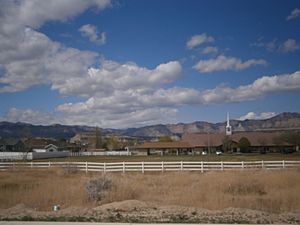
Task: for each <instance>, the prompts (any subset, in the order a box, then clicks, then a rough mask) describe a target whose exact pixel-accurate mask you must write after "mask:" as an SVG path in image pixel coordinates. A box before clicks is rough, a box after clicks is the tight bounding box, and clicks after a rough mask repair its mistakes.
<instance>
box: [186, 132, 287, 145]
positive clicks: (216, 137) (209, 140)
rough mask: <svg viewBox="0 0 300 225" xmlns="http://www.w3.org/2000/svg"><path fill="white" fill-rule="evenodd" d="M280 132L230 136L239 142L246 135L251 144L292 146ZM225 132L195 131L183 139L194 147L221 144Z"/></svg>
mask: <svg viewBox="0 0 300 225" xmlns="http://www.w3.org/2000/svg"><path fill="white" fill-rule="evenodd" d="M280 134H281V133H280V132H238V133H233V134H232V135H231V136H229V138H230V139H231V140H233V141H235V142H239V140H240V139H241V138H242V137H246V138H247V139H248V140H249V141H250V144H251V146H278V145H281V146H290V144H288V143H286V142H283V141H281V142H280V139H279V138H280V137H279V136H280ZM225 137H226V135H225V134H222V133H218V134H205V133H194V134H186V135H184V136H183V137H182V141H184V142H187V143H189V144H190V145H191V146H193V147H206V146H214V147H217V146H220V145H222V144H223V140H224V138H225Z"/></svg>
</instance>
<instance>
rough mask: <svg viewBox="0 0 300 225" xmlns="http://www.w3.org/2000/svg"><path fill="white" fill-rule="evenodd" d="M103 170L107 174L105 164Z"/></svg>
mask: <svg viewBox="0 0 300 225" xmlns="http://www.w3.org/2000/svg"><path fill="white" fill-rule="evenodd" d="M103 170H104V173H106V163H103Z"/></svg>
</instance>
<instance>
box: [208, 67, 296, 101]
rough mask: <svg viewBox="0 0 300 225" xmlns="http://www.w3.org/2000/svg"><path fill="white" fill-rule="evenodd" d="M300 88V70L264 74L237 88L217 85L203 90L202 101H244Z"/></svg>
mask: <svg viewBox="0 0 300 225" xmlns="http://www.w3.org/2000/svg"><path fill="white" fill-rule="evenodd" d="M299 90H300V71H297V72H295V73H292V74H282V75H275V76H263V77H261V78H258V79H257V80H255V81H254V82H253V83H252V84H249V85H243V86H239V87H237V88H230V87H226V86H225V87H224V86H220V87H216V88H215V89H211V90H205V91H203V92H202V103H203V104H212V103H225V102H243V101H250V100H256V99H259V98H261V97H263V96H266V95H269V94H273V93H278V92H283V91H299Z"/></svg>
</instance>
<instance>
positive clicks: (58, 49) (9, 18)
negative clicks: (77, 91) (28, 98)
mask: <svg viewBox="0 0 300 225" xmlns="http://www.w3.org/2000/svg"><path fill="white" fill-rule="evenodd" d="M1 4H2V5H1V8H0V51H1V55H0V69H1V73H2V75H1V77H0V84H1V88H0V92H16V91H21V90H24V89H27V88H29V87H31V86H33V85H38V84H49V85H51V86H52V88H53V89H59V88H60V87H61V84H62V83H63V82H64V78H65V77H71V76H72V77H74V78H76V77H80V76H81V75H82V74H85V73H87V70H88V68H89V67H90V66H91V65H92V64H93V63H94V62H95V60H96V57H97V54H96V53H94V52H89V51H80V50H78V49H74V48H66V47H64V46H63V45H61V44H60V43H58V42H54V41H52V40H50V39H49V38H48V37H47V36H46V35H44V34H43V33H41V32H38V31H36V30H34V28H39V27H40V26H42V25H43V24H44V23H45V22H47V21H54V20H56V21H65V20H67V19H69V18H70V17H73V16H75V15H77V14H79V13H82V12H83V11H84V10H86V9H88V8H91V7H94V8H97V9H98V10H102V9H104V8H106V7H108V6H110V4H111V3H110V1H108V0H89V1H80V0H74V1H73V0H51V1H47V2H45V1H35V0H33V1H32V0H31V1H29V0H24V1H5V0H4V1H2V2H1Z"/></svg>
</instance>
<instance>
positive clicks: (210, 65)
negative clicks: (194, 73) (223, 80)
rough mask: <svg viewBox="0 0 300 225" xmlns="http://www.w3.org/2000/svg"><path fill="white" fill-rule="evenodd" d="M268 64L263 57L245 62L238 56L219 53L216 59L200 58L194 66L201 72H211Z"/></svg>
mask: <svg viewBox="0 0 300 225" xmlns="http://www.w3.org/2000/svg"><path fill="white" fill-rule="evenodd" d="M266 64H267V62H266V61H265V60H263V59H250V60H247V61H244V62H243V61H242V60H241V59H238V58H234V57H227V56H224V55H219V56H218V57H217V58H214V59H208V60H200V61H199V62H198V63H197V64H196V65H194V66H193V68H194V69H196V70H198V71H199V72H201V73H210V72H215V71H221V70H243V69H247V68H249V67H250V66H254V65H266Z"/></svg>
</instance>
